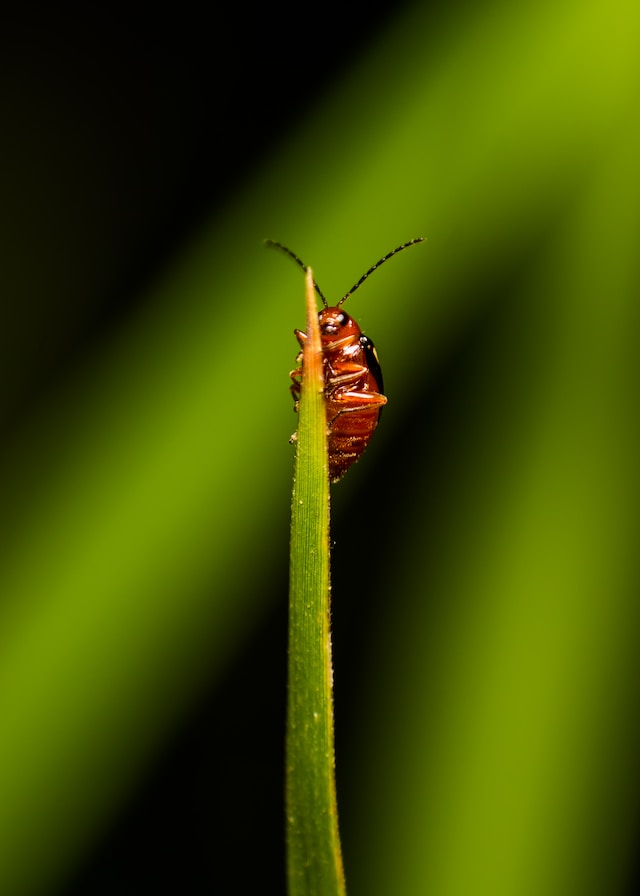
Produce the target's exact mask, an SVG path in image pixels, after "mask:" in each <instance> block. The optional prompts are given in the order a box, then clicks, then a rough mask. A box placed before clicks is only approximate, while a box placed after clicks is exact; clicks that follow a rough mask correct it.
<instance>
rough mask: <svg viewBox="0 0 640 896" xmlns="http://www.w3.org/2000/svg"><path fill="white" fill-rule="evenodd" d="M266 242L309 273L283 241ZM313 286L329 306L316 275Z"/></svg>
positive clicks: (266, 244)
mask: <svg viewBox="0 0 640 896" xmlns="http://www.w3.org/2000/svg"><path fill="white" fill-rule="evenodd" d="M264 244H265V246H267V247H270V246H272V247H273V248H274V249H280V250H281V251H282V252H284V253H285V254H286V255H288V256H289V258H293V260H294V261H295V263H296V264H297V265H298V266H299V267H301V268H302V270H303V271H304V272H305V274H306V273H307V266H306V264H305V263H304V262H303V261H302V260H301V259H300V258H298V256H297V255H296V254H295V252H292V251H291V249H288V248H287V247H286V246H283V245H282V243H278V242H277V241H276V240H264ZM403 248H404V247H403ZM396 251H399V250H396ZM391 254H392V255H393V253H391ZM358 285H359V284H358ZM313 286H314V288H315V291H316V292H317V293H318V295H319V296H320V298H321V299H322V304H323V305H324V307H325V308H328V307H329V303H328V302H327V300H326V299H325V297H324V296H323V294H322V290H321V289H320V287H319V286H318V284H317V283H316V281H315V277H314V279H313Z"/></svg>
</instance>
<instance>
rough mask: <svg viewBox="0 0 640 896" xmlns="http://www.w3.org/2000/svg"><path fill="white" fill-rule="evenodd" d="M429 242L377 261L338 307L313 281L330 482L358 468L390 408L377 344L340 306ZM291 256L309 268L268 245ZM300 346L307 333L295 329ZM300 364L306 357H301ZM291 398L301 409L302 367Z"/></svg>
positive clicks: (279, 245)
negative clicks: (389, 264)
mask: <svg viewBox="0 0 640 896" xmlns="http://www.w3.org/2000/svg"><path fill="white" fill-rule="evenodd" d="M423 240H424V237H417V238H416V239H413V240H409V242H407V243H403V244H402V245H401V246H398V247H397V249H394V250H393V251H392V252H389V253H388V254H387V255H385V256H384V257H383V258H381V259H380V260H379V261H377V262H376V263H375V264H374V265H373V266H372V267H370V268H369V270H368V271H367V272H366V274H363V275H362V277H360V279H359V280H358V281H357V282H356V283H355V284H354V285H353V286H352V287H351V289H350V290H349V292H347V293H346V294H345V295H344V296H343V297H342V298H341V299H340V301H339V302H338V303H337V305H333V306H330V305H329V303H328V302H327V300H326V299H325V297H324V295H323V294H322V292H321V290H320V287H319V286H318V284H317V283H316V282H315V280H314V282H313V285H314V287H315V290H316V292H317V293H318V295H319V296H320V298H321V300H322V304H323V305H324V308H323V309H322V311H319V312H318V321H319V323H320V338H321V341H322V358H323V365H324V383H325V401H326V406H327V426H328V429H329V477H330V479H331V482H337V481H338V480H339V479H341V478H342V477H343V476H344V474H345V473H346V471H347V470H348V469H349V467H350V466H351V465H352V464H353V463H355V462H356V461H357V460H358V459H359V458H360V457H361V455H362V453H363V452H364V450H365V448H366V447H367V445H368V444H369V442H370V441H371V437H372V436H373V433H374V432H375V430H376V427H377V425H378V420H379V419H380V414H381V412H382V406H383V405H385V404H386V403H387V399H386V397H385V396H384V395H383V384H382V371H381V369H380V362H379V360H378V354H377V352H376V350H375V346H374V344H373V342H372V341H371V340H370V339H369V338H368V337H367V336H365V335H364V334H363V333H362V332H361V330H360V327H359V326H358V324H357V323H356V322H355V320H354V319H353V318H352V317H350V316H349V315H348V314H346V313H345V312H344V311H343V310H342V309H341V307H340V306H341V305H342V304H344V302H346V300H347V299H348V298H349V296H351V295H353V293H354V292H355V291H356V289H358V287H359V286H361V285H362V283H364V281H365V280H366V279H367V277H368V276H369V275H370V274H372V273H373V272H374V271H375V270H376V268H379V267H380V265H381V264H384V262H385V261H388V260H389V259H390V258H391V257H392V256H394V255H397V253H398V252H402V250H403V249H407V248H408V247H409V246H413V245H415V244H416V243H421V242H423ZM265 242H266V244H267V245H268V246H275V247H276V248H278V249H281V250H282V251H283V252H286V254H287V255H289V256H290V257H291V258H292V259H293V260H294V261H295V262H296V264H298V265H299V266H300V267H301V268H302V270H303V271H305V272H306V270H307V266H306V265H305V264H304V263H303V262H302V261H301V260H300V259H299V258H298V256H297V255H295V254H294V253H293V252H292V251H291V249H287V247H286V246H283V245H282V243H277V242H275V241H274V240H265ZM293 332H294V333H295V336H296V338H297V340H298V342H299V343H300V345H301V346H304V343H305V340H306V338H307V334H306V333H304V332H303V331H302V330H294V331H293ZM296 362H297V363H298V364H301V362H302V352H300V353H299V355H298V357H297V358H296ZM290 377H291V379H292V380H293V383H292V385H291V394H292V395H293V398H294V402H295V409H296V410H297V409H298V401H299V399H300V389H301V384H302V367H301V366H300V367H296V369H295V370H292V371H291V373H290Z"/></svg>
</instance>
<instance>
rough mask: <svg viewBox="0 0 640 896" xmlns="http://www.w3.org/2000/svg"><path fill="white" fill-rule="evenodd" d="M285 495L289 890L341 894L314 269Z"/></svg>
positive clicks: (307, 895) (296, 894)
mask: <svg viewBox="0 0 640 896" xmlns="http://www.w3.org/2000/svg"><path fill="white" fill-rule="evenodd" d="M306 293H307V340H306V342H305V346H304V351H303V372H304V375H303V380H302V395H301V399H300V413H299V421H298V435H297V443H296V460H295V478H294V487H293V499H292V505H291V569H290V580H289V696H288V711H287V756H286V813H287V876H288V882H289V894H290V896H334V894H336V896H339V894H344V892H345V887H344V874H343V870H342V855H341V850H340V840H339V835H338V815H337V804H336V790H335V777H334V743H333V694H332V674H331V640H330V632H329V468H328V454H327V425H326V416H325V414H326V412H325V405H324V396H323V386H324V381H323V373H322V354H321V345H320V332H319V329H318V315H317V311H316V298H315V292H314V288H313V275H312V273H311V271H310V270H307V279H306Z"/></svg>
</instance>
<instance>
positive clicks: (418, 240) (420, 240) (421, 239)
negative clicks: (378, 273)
mask: <svg viewBox="0 0 640 896" xmlns="http://www.w3.org/2000/svg"><path fill="white" fill-rule="evenodd" d="M425 239H426V237H424V236H417V237H416V238H415V239H414V240H409V242H407V243H403V244H402V245H401V246H398V248H397V249H394V250H393V251H392V252H389V253H388V254H387V255H385V256H384V258H381V259H380V261H376V263H375V264H374V265H372V266H371V267H370V268H369V270H368V271H367V273H366V274H363V275H362V277H360V279H359V280H358V282H357V283H354V284H353V286H352V287H351V289H350V290H349V292H348V293H347V294H346V295H344V296H343V297H342V298H341V299H340V301H339V302H338V305H337V307H340V305H342V303H343V302H346V300H347V299H348V298H349V296H351V295H353V293H354V292H355V291H356V289H357V288H358V287H359V286H362V284H363V283H364V281H365V280H366V279H367V277H368V276H369V275H370V274H373V272H374V271H375V270H376V268H379V267H380V265H382V264H384V263H385V261H389V259H390V258H393V256H394V255H397V254H398V252H402V250H403V249H408V248H409V246H415V244H416V243H423V242H424V241H425ZM276 245H278V244H276ZM280 248H281V249H284V246H281V247H280ZM288 251H289V250H288V249H285V252H288ZM289 254H291V253H289ZM294 258H295V256H294ZM296 261H299V259H296Z"/></svg>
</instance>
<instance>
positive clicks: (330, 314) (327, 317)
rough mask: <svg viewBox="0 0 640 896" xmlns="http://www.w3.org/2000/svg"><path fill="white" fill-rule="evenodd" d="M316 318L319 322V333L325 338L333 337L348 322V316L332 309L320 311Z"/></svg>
mask: <svg viewBox="0 0 640 896" xmlns="http://www.w3.org/2000/svg"><path fill="white" fill-rule="evenodd" d="M318 318H319V320H320V331H321V332H322V333H323V334H324V335H325V336H335V335H336V334H337V333H339V332H340V330H341V329H342V328H343V327H344V326H346V324H347V323H348V321H349V315H348V314H345V313H344V311H336V310H335V309H333V308H329V309H325V310H324V311H321V312H320V313H319V314H318Z"/></svg>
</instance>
